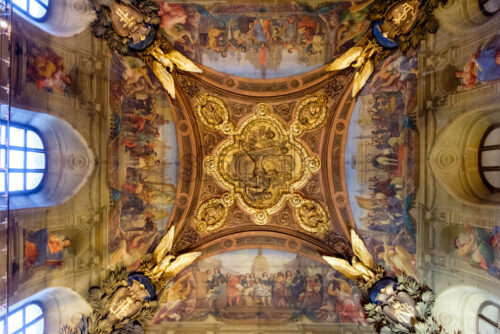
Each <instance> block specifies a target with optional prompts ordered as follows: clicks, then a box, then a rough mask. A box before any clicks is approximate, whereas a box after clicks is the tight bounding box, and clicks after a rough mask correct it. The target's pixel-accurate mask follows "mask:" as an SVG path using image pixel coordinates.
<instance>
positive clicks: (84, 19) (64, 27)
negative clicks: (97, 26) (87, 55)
mask: <svg viewBox="0 0 500 334" xmlns="http://www.w3.org/2000/svg"><path fill="white" fill-rule="evenodd" d="M15 13H16V14H17V16H18V17H19V18H22V19H24V20H26V21H27V22H30V23H31V24H33V25H35V26H36V27H38V28H40V29H41V30H43V31H45V32H47V33H49V34H51V35H54V36H59V37H70V36H73V35H76V34H79V33H81V32H82V31H84V30H85V29H87V27H88V26H89V24H90V22H92V21H93V20H94V19H95V13H94V11H92V9H91V8H90V5H89V3H88V2H87V1H85V0H50V5H49V7H48V9H47V13H46V14H45V16H44V17H41V18H40V19H38V20H35V19H33V18H32V17H30V16H28V15H27V14H25V13H23V12H22V11H21V10H19V9H17V8H16V9H15Z"/></svg>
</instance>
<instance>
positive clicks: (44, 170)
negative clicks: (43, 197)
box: [0, 121, 48, 196]
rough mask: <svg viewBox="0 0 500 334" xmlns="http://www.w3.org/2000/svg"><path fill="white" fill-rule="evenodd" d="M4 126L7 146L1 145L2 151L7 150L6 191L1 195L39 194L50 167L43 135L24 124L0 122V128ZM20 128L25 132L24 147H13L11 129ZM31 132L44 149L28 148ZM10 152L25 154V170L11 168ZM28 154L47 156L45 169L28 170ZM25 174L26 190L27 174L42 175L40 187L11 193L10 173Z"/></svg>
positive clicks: (5, 168) (24, 183)
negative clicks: (28, 137) (28, 136)
mask: <svg viewBox="0 0 500 334" xmlns="http://www.w3.org/2000/svg"><path fill="white" fill-rule="evenodd" d="M2 125H4V126H5V128H6V131H5V144H0V149H4V150H5V167H4V171H5V181H4V184H5V191H4V192H0V194H8V195H9V196H23V195H31V194H34V193H36V192H39V191H40V190H41V189H42V188H43V186H44V184H45V180H46V179H47V165H48V152H47V144H46V142H45V139H44V138H43V136H42V134H41V133H40V131H38V129H36V128H34V127H32V126H29V125H26V124H22V123H15V122H6V121H0V126H2ZM11 127H14V128H18V129H22V130H24V147H20V146H11V145H10V128H11ZM28 130H29V131H33V132H34V133H35V134H36V135H37V136H38V137H39V138H40V141H41V142H42V146H43V149H36V148H28V147H27V134H28ZM10 150H16V151H22V152H23V153H24V168H10V166H9V165H10V163H9V151H10ZM28 152H35V153H43V154H44V155H45V166H44V168H43V169H28V168H26V166H27V163H28V162H27V159H26V158H27V153H28ZM16 172H17V173H23V188H24V189H26V176H27V173H42V174H43V176H42V180H41V181H40V182H39V183H38V185H37V186H36V187H35V188H33V189H30V190H15V191H9V190H8V187H9V173H16Z"/></svg>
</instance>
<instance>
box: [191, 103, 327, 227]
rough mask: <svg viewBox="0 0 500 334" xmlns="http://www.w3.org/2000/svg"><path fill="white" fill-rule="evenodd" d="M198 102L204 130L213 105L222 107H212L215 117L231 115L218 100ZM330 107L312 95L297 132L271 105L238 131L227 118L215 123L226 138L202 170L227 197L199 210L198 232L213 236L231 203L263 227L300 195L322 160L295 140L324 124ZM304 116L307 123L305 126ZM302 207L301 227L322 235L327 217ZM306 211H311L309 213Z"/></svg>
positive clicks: (310, 205) (314, 206) (306, 203)
mask: <svg viewBox="0 0 500 334" xmlns="http://www.w3.org/2000/svg"><path fill="white" fill-rule="evenodd" d="M197 101H198V104H197V105H196V110H197V112H198V116H199V117H200V119H201V120H202V122H204V124H205V125H207V123H206V122H207V121H203V119H204V118H203V117H205V116H203V113H204V108H205V106H206V105H209V104H210V103H214V104H215V105H216V106H218V107H211V108H212V109H211V111H210V112H211V113H212V114H213V113H215V112H216V111H214V110H224V112H223V114H224V115H226V114H225V113H227V109H222V107H221V106H224V103H223V102H222V100H221V99H220V98H218V97H215V96H211V95H207V94H205V95H201V96H198V97H197ZM208 101H212V102H210V103H209V102H208ZM326 103H327V98H326V96H310V97H308V98H306V99H304V100H303V101H302V102H301V103H300V105H299V108H298V109H297V115H298V116H297V119H298V121H296V122H295V125H296V126H297V128H298V130H299V131H298V132H297V131H295V130H294V129H293V128H287V127H285V125H284V124H283V123H282V122H281V121H280V120H279V119H278V118H276V117H275V116H274V115H273V113H272V108H271V106H269V105H268V104H265V103H260V104H258V105H256V106H255V108H254V114H253V115H252V116H250V117H248V118H247V119H245V120H244V121H243V122H242V123H241V124H240V125H239V126H238V127H237V128H234V127H233V126H232V124H231V123H229V122H227V118H228V117H227V115H226V116H224V117H225V118H222V117H218V118H216V119H217V120H218V121H217V125H214V124H215V123H214V122H212V126H211V127H212V128H213V129H217V130H219V131H222V132H224V133H225V134H226V135H227V138H226V139H225V140H224V141H223V142H222V143H220V144H219V145H218V147H217V148H216V149H215V151H214V152H213V154H212V155H211V156H208V157H206V158H205V160H204V169H205V172H207V173H208V174H211V175H213V176H214V178H215V180H216V182H218V183H219V184H221V185H222V186H223V187H224V188H225V189H227V190H228V193H227V194H226V196H225V198H224V199H212V200H209V201H207V202H205V203H203V204H202V205H201V206H200V207H199V209H198V211H197V215H196V220H197V222H198V223H197V229H198V230H204V231H214V230H217V229H218V228H220V227H222V226H223V225H224V222H225V220H226V218H227V208H228V207H229V206H230V204H232V203H233V202H237V203H238V205H240V206H241V207H242V208H243V209H244V210H245V211H247V212H249V213H251V214H252V216H253V222H254V223H255V224H258V225H264V224H267V223H268V221H269V217H270V215H271V214H274V213H276V212H277V211H279V210H280V209H281V208H283V206H284V205H285V204H286V203H287V202H288V201H289V200H290V199H292V198H293V197H294V196H295V197H296V196H299V195H297V194H296V193H295V191H296V190H297V189H300V188H301V187H302V186H304V185H305V184H306V183H307V180H308V179H309V177H310V175H311V174H313V173H316V172H318V171H319V169H320V167H321V161H320V159H319V158H318V157H316V156H312V155H311V154H310V153H309V151H308V150H307V149H306V147H305V146H304V145H303V144H302V142H300V141H298V140H297V139H296V136H298V134H300V133H301V132H302V131H303V130H304V129H312V128H314V127H317V126H319V125H320V124H321V123H322V122H323V120H324V118H325V114H326ZM219 107H220V108H219ZM216 108H219V109H216ZM224 108H225V107H224ZM212 114H210V115H212ZM301 117H302V118H303V119H304V120H303V122H302V123H301V121H300V120H301V119H302V118H301ZM307 117H309V118H308V120H305V118H307ZM212 118H214V117H212ZM299 197H300V196H299ZM300 198H301V197H300ZM302 202H303V206H302V207H300V206H299V207H297V210H298V211H297V212H298V217H301V218H299V221H300V222H301V223H300V225H301V227H302V228H303V229H304V230H306V231H309V232H318V233H321V232H323V231H324V230H325V227H326V228H328V224H327V222H328V216H327V215H326V212H325V211H324V209H323V208H322V207H321V205H319V204H318V203H316V202H315V201H310V200H306V199H303V200H302ZM308 209H309V211H311V210H312V212H307V210H308Z"/></svg>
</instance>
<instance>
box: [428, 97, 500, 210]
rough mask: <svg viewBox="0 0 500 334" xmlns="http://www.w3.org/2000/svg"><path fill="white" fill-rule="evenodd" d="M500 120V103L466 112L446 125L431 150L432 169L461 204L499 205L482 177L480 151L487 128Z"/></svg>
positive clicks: (444, 186) (493, 206) (489, 206)
mask: <svg viewBox="0 0 500 334" xmlns="http://www.w3.org/2000/svg"><path fill="white" fill-rule="evenodd" d="M499 122H500V113H499V112H498V105H497V106H489V107H487V108H484V109H476V110H472V111H469V112H466V113H464V114H462V115H461V116H460V117H458V118H457V119H455V120H454V121H453V122H452V123H450V124H449V125H447V126H446V128H445V129H444V130H443V131H442V132H441V133H440V134H439V135H438V137H437V139H436V141H435V143H434V146H433V147H432V149H431V152H430V154H429V165H430V167H431V170H432V172H433V173H434V175H435V176H436V179H437V180H438V182H439V183H440V184H441V185H442V186H443V188H444V189H445V190H446V191H447V192H448V193H449V194H450V195H452V196H453V197H454V198H455V199H456V200H458V201H459V202H461V203H462V204H465V205H469V206H476V207H483V208H486V207H487V208H492V209H493V208H495V207H497V205H498V201H499V200H500V197H499V196H498V194H497V193H493V192H492V191H491V190H490V189H488V188H487V187H486V185H485V184H484V182H483V180H482V179H481V175H480V172H479V164H478V162H479V160H478V154H479V146H480V143H481V139H482V138H483V136H484V134H485V133H486V131H487V129H488V128H490V127H491V126H492V125H493V124H496V123H499ZM457 134H459V135H457Z"/></svg>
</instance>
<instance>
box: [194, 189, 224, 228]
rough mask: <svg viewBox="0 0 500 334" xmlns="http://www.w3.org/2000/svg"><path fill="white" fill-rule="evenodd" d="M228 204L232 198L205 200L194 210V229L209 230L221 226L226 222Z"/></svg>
mask: <svg viewBox="0 0 500 334" xmlns="http://www.w3.org/2000/svg"><path fill="white" fill-rule="evenodd" d="M227 198H228V197H227V196H226V199H227ZM230 205H232V200H223V199H220V198H213V199H210V200H207V201H205V202H204V203H203V204H202V205H201V206H200V207H199V208H198V210H197V212H196V217H195V219H196V229H197V230H198V231H208V232H211V231H215V230H217V229H219V228H220V227H222V225H224V223H225V222H226V219H227V215H228V206H230Z"/></svg>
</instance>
